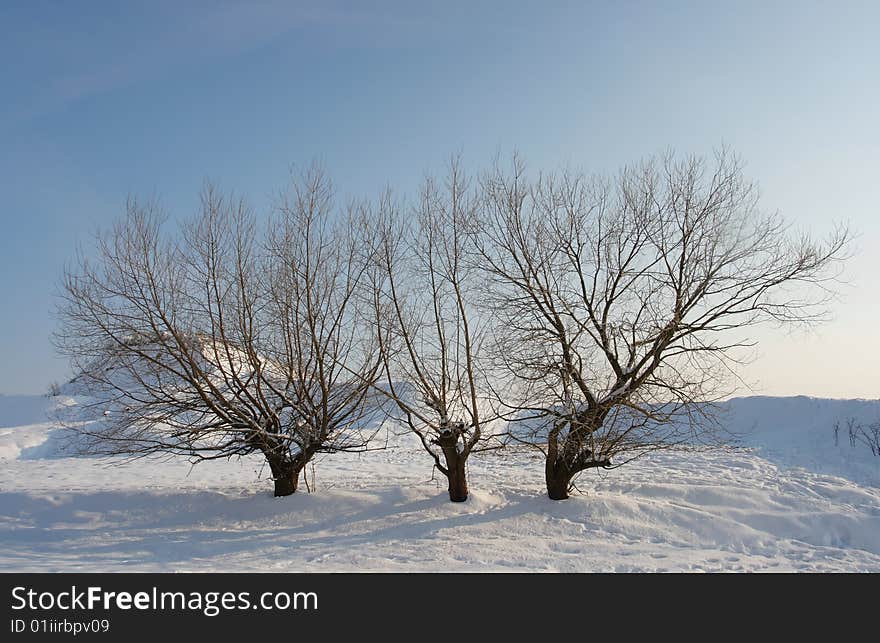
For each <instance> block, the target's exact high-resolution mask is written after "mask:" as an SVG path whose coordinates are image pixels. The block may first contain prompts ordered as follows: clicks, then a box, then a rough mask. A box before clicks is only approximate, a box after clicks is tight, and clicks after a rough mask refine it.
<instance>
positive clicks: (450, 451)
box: [437, 431, 468, 502]
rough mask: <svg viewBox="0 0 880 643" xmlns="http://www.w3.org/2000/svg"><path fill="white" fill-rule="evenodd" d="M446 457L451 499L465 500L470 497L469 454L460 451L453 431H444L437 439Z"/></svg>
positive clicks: (453, 500) (454, 500) (455, 500)
mask: <svg viewBox="0 0 880 643" xmlns="http://www.w3.org/2000/svg"><path fill="white" fill-rule="evenodd" d="M437 444H439V445H440V448H441V449H442V450H443V456H444V458H445V459H446V478H447V479H448V480H449V499H450V500H451V501H452V502H464V501H465V500H467V498H468V485H467V474H466V473H465V463H466V462H467V455H465V454H463V453H459V451H458V448H457V447H458V436H457V435H456V434H455V433H453V432H451V431H450V432H448V433H446V432H443V433H441V434H440V437H439V438H438V439H437Z"/></svg>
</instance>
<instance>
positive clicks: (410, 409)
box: [370, 160, 497, 502]
mask: <svg viewBox="0 0 880 643" xmlns="http://www.w3.org/2000/svg"><path fill="white" fill-rule="evenodd" d="M477 207H478V201H477V198H476V196H475V194H474V191H473V190H472V188H471V186H470V185H469V183H468V180H467V178H466V177H465V176H464V174H463V172H462V170H461V167H460V164H459V162H458V160H453V161H452V163H451V165H450V168H449V172H448V176H447V177H446V182H445V185H442V186H441V185H438V184H437V182H436V181H434V180H433V179H427V180H426V181H425V184H424V187H423V189H422V192H421V198H420V201H419V203H418V205H417V206H416V207H415V208H413V211H412V212H411V213H407V214H408V215H410V216H403V215H402V214H401V212H400V207H399V205H398V204H397V203H395V202H394V200H393V199H392V198H391V196H390V194H386V195H385V197H384V198H383V199H382V201H381V204H380V208H379V212H378V217H377V225H376V227H375V233H376V234H375V237H374V244H375V247H376V251H375V261H376V268H375V270H374V271H373V273H372V274H373V279H372V281H371V289H370V296H371V300H372V309H373V326H374V330H375V331H376V337H377V340H378V341H377V344H378V346H379V348H380V355H381V357H382V360H383V364H384V369H385V375H386V382H385V384H384V386H383V387H382V391H383V392H384V393H385V395H387V396H388V397H389V398H390V399H391V400H392V401H393V403H394V404H393V410H392V414H393V415H395V417H396V418H397V419H398V420H399V421H400V422H402V423H403V424H405V426H407V427H408V428H409V430H411V431H412V432H413V433H414V434H415V435H416V436H418V438H419V440H420V441H421V444H422V446H423V447H424V449H425V451H426V452H427V453H428V454H429V455H430V456H431V457H432V458H433V460H434V466H435V467H436V469H437V470H438V471H440V472H441V473H442V474H443V475H444V476H446V478H447V480H448V488H449V499H450V500H451V501H453V502H463V501H465V500H467V497H468V481H467V471H466V468H467V462H468V458H469V457H470V455H471V454H472V453H475V452H478V451H481V450H486V449H489V448H493V445H495V443H494V442H493V441H494V440H495V436H494V435H493V434H492V432H491V430H487V429H488V428H489V427H491V426H492V423H493V421H494V420H495V419H497V414H496V411H495V409H494V408H493V398H492V396H491V388H490V387H489V385H488V381H487V378H486V375H487V374H486V369H485V365H486V360H485V356H484V353H483V350H482V349H483V347H482V344H483V340H484V336H485V330H486V323H485V320H482V319H480V318H479V317H478V316H477V315H476V314H475V310H474V299H475V298H476V297H478V296H479V295H480V293H479V292H478V291H476V290H475V285H476V284H475V280H474V275H475V269H474V267H473V266H472V265H471V262H470V261H469V260H468V259H469V257H468V253H469V252H472V249H471V248H470V247H469V243H470V240H471V239H472V235H470V233H469V228H470V226H472V224H473V219H474V217H475V213H476V209H477ZM496 446H497V445H496Z"/></svg>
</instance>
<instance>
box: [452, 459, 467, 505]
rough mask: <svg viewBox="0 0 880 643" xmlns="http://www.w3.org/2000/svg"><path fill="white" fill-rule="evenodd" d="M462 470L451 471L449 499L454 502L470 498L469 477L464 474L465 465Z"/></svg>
mask: <svg viewBox="0 0 880 643" xmlns="http://www.w3.org/2000/svg"><path fill="white" fill-rule="evenodd" d="M461 469H462V470H461V471H460V472H457V471H456V472H453V471H450V472H449V499H450V500H451V501H452V502H464V501H465V500H467V499H468V486H467V477H465V475H464V466H462V467H461Z"/></svg>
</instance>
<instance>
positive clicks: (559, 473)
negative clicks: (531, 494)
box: [544, 458, 572, 500]
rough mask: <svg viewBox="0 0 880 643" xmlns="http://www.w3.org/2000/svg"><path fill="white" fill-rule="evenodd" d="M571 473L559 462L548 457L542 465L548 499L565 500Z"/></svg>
mask: <svg viewBox="0 0 880 643" xmlns="http://www.w3.org/2000/svg"><path fill="white" fill-rule="evenodd" d="M571 478H572V473H571V472H570V470H569V468H568V467H567V466H565V465H564V464H563V463H560V462H558V461H557V462H551V460H550V459H549V458H548V459H547V462H546V463H545V465H544V480H545V482H546V484H547V495H548V496H549V497H550V500H566V499H567V498H568V490H569V488H570V487H571Z"/></svg>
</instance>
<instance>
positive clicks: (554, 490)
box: [547, 480, 568, 500]
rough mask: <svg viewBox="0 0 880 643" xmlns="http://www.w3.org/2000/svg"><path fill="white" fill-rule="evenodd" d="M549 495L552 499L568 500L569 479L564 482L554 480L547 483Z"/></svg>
mask: <svg viewBox="0 0 880 643" xmlns="http://www.w3.org/2000/svg"><path fill="white" fill-rule="evenodd" d="M547 496H548V497H549V498H550V500H568V480H565V481H563V482H556V481H554V483H553V484H550V483H548V484H547Z"/></svg>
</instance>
